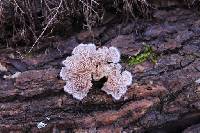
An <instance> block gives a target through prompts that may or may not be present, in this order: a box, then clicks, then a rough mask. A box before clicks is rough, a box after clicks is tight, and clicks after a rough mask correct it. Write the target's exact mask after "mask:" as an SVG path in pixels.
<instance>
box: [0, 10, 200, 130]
mask: <svg viewBox="0 0 200 133" xmlns="http://www.w3.org/2000/svg"><path fill="white" fill-rule="evenodd" d="M199 38H200V16H199V14H198V12H194V11H193V10H192V9H185V8H176V7H174V8H166V9H165V8H163V9H160V10H156V11H155V12H154V13H153V17H152V19H151V20H147V19H138V20H134V21H128V22H126V23H119V21H118V20H117V18H116V17H113V18H112V19H111V21H109V22H108V23H106V24H105V25H103V26H102V27H99V28H96V29H94V30H93V33H92V34H91V33H90V32H88V31H81V32H80V33H76V34H74V35H73V36H70V37H69V38H67V39H63V38H57V39H54V40H50V41H48V42H43V45H38V46H36V47H35V49H34V50H33V51H32V52H31V54H28V55H26V56H25V55H24V54H23V52H22V51H23V50H24V48H20V47H18V48H17V49H12V48H4V49H0V51H1V52H0V54H1V56H0V63H1V65H2V66H4V67H6V70H5V68H4V71H0V84H1V86H0V132H2V133H7V132H19V133H21V132H33V133H36V132H52V133H68V132H76V133H82V132H89V133H95V132H98V133H118V132H119V133H120V132H127V133H132V132H136V133H181V132H183V133H198V132H200V125H199V124H200V86H199V83H198V79H199V78H200V39H199ZM81 42H83V43H87V42H94V43H95V44H96V45H98V46H115V47H117V48H119V50H120V51H121V53H122V56H133V55H137V54H138V53H140V52H141V51H142V49H143V47H144V43H145V45H148V46H150V47H152V49H153V50H154V51H155V53H156V54H157V56H158V57H157V63H156V64H154V63H152V62H151V61H150V60H147V61H145V62H143V63H141V64H137V65H133V66H130V65H127V63H126V62H122V65H123V67H124V68H125V69H127V70H129V71H131V72H132V74H133V80H134V82H133V84H132V85H131V86H130V87H129V89H128V92H127V93H126V94H125V95H124V97H123V98H121V99H120V100H119V101H115V100H113V99H112V97H111V96H109V95H106V94H105V93H104V92H102V91H101V90H100V88H99V87H98V86H97V87H95V88H94V89H93V90H91V91H90V92H89V94H88V96H87V97H86V98H84V99H83V100H82V101H78V100H76V99H74V98H73V97H72V96H71V95H69V94H67V93H65V92H64V90H63V86H64V85H65V82H64V81H63V80H62V79H60V77H59V71H60V69H61V67H62V64H61V62H62V60H64V59H65V58H66V57H67V56H69V55H70V54H71V51H72V49H73V48H74V47H75V46H77V45H78V44H79V43H81ZM1 69H2V68H1ZM16 72H21V74H19V75H17V76H16ZM13 74H15V75H14V76H15V77H13V76H11V75H13ZM5 75H6V76H5ZM9 75H10V76H9ZM40 122H43V123H44V124H45V125H44V127H39V126H40V125H41V123H40Z"/></svg>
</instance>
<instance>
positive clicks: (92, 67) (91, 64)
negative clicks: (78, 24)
mask: <svg viewBox="0 0 200 133" xmlns="http://www.w3.org/2000/svg"><path fill="white" fill-rule="evenodd" d="M119 61H120V52H119V50H118V49H117V48H115V47H110V48H107V47H101V48H98V49H97V48H96V46H95V45H94V44H80V45H78V46H77V47H75V48H74V50H73V51H72V56H70V57H67V58H66V60H64V61H63V65H64V66H65V67H62V69H61V71H60V76H61V78H62V79H63V80H65V81H66V85H65V86H64V91H65V92H67V93H69V94H71V95H72V96H73V97H74V98H76V99H78V100H82V99H83V98H84V97H86V96H87V93H88V92H89V90H90V89H91V88H92V80H94V81H98V80H100V79H101V78H103V77H106V78H107V79H108V80H107V82H106V83H105V84H104V86H103V87H102V89H101V90H103V91H105V92H106V93H107V94H109V95H111V96H112V97H113V98H114V99H116V100H119V99H120V98H121V97H122V96H123V95H124V94H125V93H126V91H127V88H128V86H129V85H131V83H132V75H131V73H130V72H128V71H122V70H121V69H122V66H121V65H120V64H119Z"/></svg>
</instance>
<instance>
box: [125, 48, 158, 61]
mask: <svg viewBox="0 0 200 133" xmlns="http://www.w3.org/2000/svg"><path fill="white" fill-rule="evenodd" d="M157 58H158V56H157V54H156V53H155V52H154V51H153V49H152V48H151V47H150V46H148V45H146V44H145V45H144V50H143V51H142V52H140V53H139V54H137V55H136V56H132V57H130V58H129V59H128V64H129V65H137V64H140V63H143V62H145V61H146V60H151V61H152V62H153V63H154V64H155V63H156V62H157Z"/></svg>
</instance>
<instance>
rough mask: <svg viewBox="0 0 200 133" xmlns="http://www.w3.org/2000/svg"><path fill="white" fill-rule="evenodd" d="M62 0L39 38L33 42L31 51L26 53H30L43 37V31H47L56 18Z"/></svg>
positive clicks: (61, 0)
mask: <svg viewBox="0 0 200 133" xmlns="http://www.w3.org/2000/svg"><path fill="white" fill-rule="evenodd" d="M62 2H63V0H60V4H59V6H58V7H57V9H56V13H55V14H54V15H53V17H52V18H51V19H50V20H49V22H48V23H47V25H46V26H45V28H44V30H43V31H42V33H41V34H40V35H39V37H38V38H37V39H36V41H35V42H34V44H33V45H32V47H31V49H30V50H29V51H28V53H30V52H31V51H32V50H33V48H34V46H35V45H36V44H37V43H38V41H39V40H40V38H41V37H42V36H43V35H44V33H45V31H46V30H47V28H48V27H49V25H50V24H51V22H52V21H53V19H54V18H55V17H56V16H57V14H58V12H59V9H60V7H61V5H62Z"/></svg>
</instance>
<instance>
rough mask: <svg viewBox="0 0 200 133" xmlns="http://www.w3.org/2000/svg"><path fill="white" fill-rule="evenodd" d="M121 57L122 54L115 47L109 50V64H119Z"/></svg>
mask: <svg viewBox="0 0 200 133" xmlns="http://www.w3.org/2000/svg"><path fill="white" fill-rule="evenodd" d="M120 56H121V55H120V52H119V50H118V49H117V48H115V47H110V48H109V53H108V62H112V63H118V62H119V61H120Z"/></svg>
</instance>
